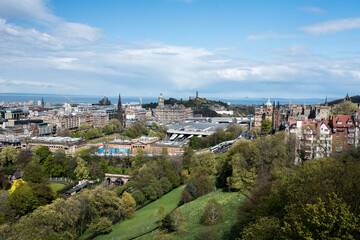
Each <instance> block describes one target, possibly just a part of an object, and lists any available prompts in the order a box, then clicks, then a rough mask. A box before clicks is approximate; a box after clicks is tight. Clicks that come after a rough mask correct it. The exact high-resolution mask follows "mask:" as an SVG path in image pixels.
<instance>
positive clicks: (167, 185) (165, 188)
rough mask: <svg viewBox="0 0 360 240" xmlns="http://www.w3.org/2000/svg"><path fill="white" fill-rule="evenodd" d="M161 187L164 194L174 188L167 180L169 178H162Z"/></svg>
mask: <svg viewBox="0 0 360 240" xmlns="http://www.w3.org/2000/svg"><path fill="white" fill-rule="evenodd" d="M160 185H161V188H162V190H163V193H168V192H170V190H171V188H172V186H171V182H170V181H169V179H167V177H162V178H161V179H160Z"/></svg>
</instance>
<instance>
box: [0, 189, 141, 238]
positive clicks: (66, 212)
mask: <svg viewBox="0 0 360 240" xmlns="http://www.w3.org/2000/svg"><path fill="white" fill-rule="evenodd" d="M134 211H135V201H134V200H133V199H132V198H131V195H130V194H127V193H124V195H123V196H122V198H118V197H117V196H116V194H115V193H114V192H111V191H109V190H106V189H102V188H97V189H96V190H83V191H82V192H81V193H80V194H77V195H76V196H74V197H71V198H70V199H67V200H64V199H60V198H59V199H56V200H55V201H54V202H53V203H51V204H48V205H45V206H42V207H39V208H38V209H36V210H35V211H34V212H32V213H29V214H27V215H25V216H23V217H21V218H20V219H19V221H17V222H16V223H14V224H12V225H10V224H4V225H1V227H0V238H1V239H8V240H11V239H29V240H31V239H34V240H40V239H77V237H79V236H80V235H81V234H82V233H83V231H84V229H85V227H90V228H91V229H93V230H94V231H95V232H97V233H107V232H109V231H111V226H112V223H113V222H114V221H116V220H118V219H122V218H126V217H129V216H131V215H133V214H134Z"/></svg>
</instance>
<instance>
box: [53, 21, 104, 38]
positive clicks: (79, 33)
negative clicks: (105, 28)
mask: <svg viewBox="0 0 360 240" xmlns="http://www.w3.org/2000/svg"><path fill="white" fill-rule="evenodd" d="M54 35H56V36H57V37H59V38H62V39H67V40H68V41H74V40H86V41H91V42H93V41H96V40H98V39H99V38H100V37H101V30H100V29H98V28H93V27H90V26H89V25H86V24H81V23H71V22H62V23H60V24H59V25H58V26H57V27H56V28H55V30H54Z"/></svg>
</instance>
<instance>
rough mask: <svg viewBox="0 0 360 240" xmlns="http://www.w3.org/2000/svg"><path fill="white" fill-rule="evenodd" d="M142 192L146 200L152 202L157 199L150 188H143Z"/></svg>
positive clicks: (154, 192)
mask: <svg viewBox="0 0 360 240" xmlns="http://www.w3.org/2000/svg"><path fill="white" fill-rule="evenodd" d="M143 192H144V193H145V196H146V198H147V199H148V200H150V201H154V200H156V199H157V193H156V191H155V190H154V189H153V188H152V187H151V186H148V187H144V188H143Z"/></svg>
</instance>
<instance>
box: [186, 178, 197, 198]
mask: <svg viewBox="0 0 360 240" xmlns="http://www.w3.org/2000/svg"><path fill="white" fill-rule="evenodd" d="M185 189H186V190H188V192H189V193H190V195H191V196H192V198H193V199H196V198H197V197H198V194H197V188H196V187H195V186H194V184H193V183H192V182H189V183H188V184H186V186H185Z"/></svg>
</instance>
